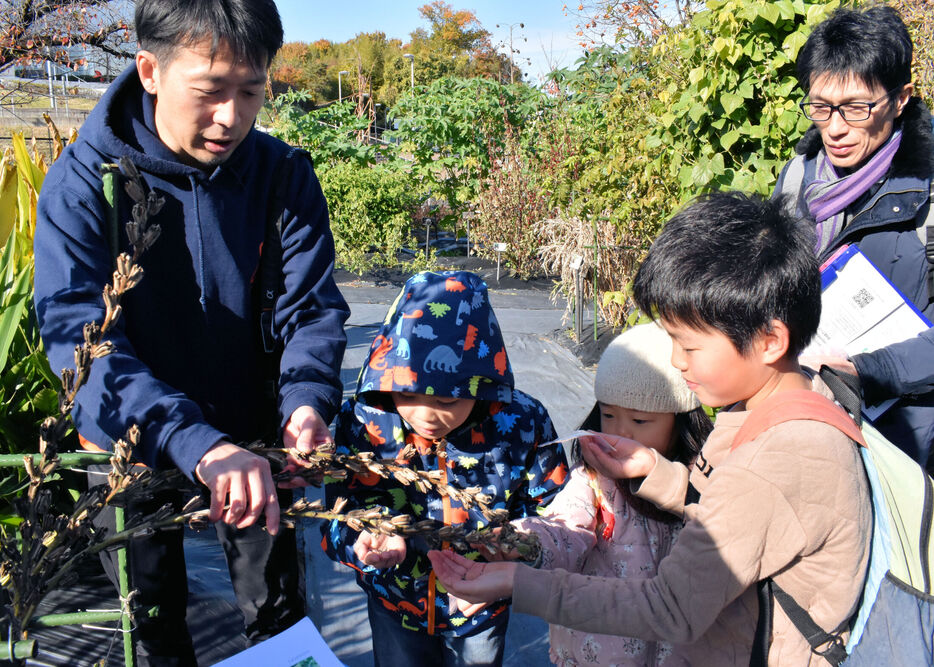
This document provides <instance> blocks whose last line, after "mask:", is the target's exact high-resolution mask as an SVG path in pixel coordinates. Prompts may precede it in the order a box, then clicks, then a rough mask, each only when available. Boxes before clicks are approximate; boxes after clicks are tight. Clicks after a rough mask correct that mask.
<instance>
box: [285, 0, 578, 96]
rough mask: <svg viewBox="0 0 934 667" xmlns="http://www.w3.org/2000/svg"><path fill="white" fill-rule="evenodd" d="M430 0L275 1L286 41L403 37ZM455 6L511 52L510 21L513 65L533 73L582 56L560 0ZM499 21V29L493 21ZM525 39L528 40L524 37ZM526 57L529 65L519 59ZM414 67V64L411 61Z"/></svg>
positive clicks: (472, 1) (419, 22) (470, 0)
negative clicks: (372, 35) (514, 50)
mask: <svg viewBox="0 0 934 667" xmlns="http://www.w3.org/2000/svg"><path fill="white" fill-rule="evenodd" d="M428 1H429V0H418V1H413V0H380V1H377V0H344V1H343V2H341V1H339V0H338V1H335V0H276V6H277V7H278V8H279V13H280V15H281V16H282V24H283V26H284V28H285V40H286V41H287V42H292V41H302V42H313V41H315V40H317V39H327V40H330V41H332V42H343V41H346V40H348V39H350V38H351V37H353V36H355V35H357V34H358V33H361V32H375V31H377V30H379V31H382V32H384V33H386V36H387V37H396V38H399V39H401V40H403V41H407V40H408V37H409V33H411V32H412V31H413V30H415V29H416V28H419V27H427V23H426V22H425V21H424V20H423V19H422V17H421V15H420V14H419V13H418V8H419V7H421V6H422V5H424V4H427V3H428ZM448 4H450V5H451V6H452V7H454V9H457V10H460V9H467V10H470V11H472V12H474V14H476V16H477V19H478V20H479V21H480V23H481V24H482V25H483V27H484V28H485V29H487V30H489V31H490V32H491V33H492V35H493V37H492V41H493V43H494V44H498V43H501V44H503V46H500V51H501V52H502V53H508V51H509V46H508V44H509V27H508V26H509V25H510V24H512V23H519V22H522V23H524V24H525V27H524V28H520V27H519V26H514V27H513V30H512V39H513V46H514V48H517V49H519V51H520V53H519V55H517V56H516V58H517V64H519V65H520V66H521V67H522V68H523V70H524V71H526V72H528V73H529V74H530V75H531V76H532V77H533V78H538V77H539V76H540V75H542V74H545V73H546V72H548V71H549V69H550V67H549V63H550V64H551V65H552V66H553V67H570V66H572V65H573V64H574V62H575V61H576V60H577V59H578V58H579V57H580V55H581V49H580V46H578V44H577V39H576V38H575V36H574V32H575V27H574V26H575V20H574V18H573V17H568V16H565V15H564V12H563V11H562V9H561V8H562V6H563V5H564V2H563V1H562V0H507V1H504V0H463V2H458V1H457V0H448ZM497 23H498V24H500V26H502V27H500V28H497V27H496V24H497ZM523 38H525V39H526V40H527V41H524V42H523V41H522V40H523ZM522 57H529V58H530V59H531V60H532V64H531V65H529V64H528V63H522V62H519V59H520V58H522ZM415 66H416V67H418V64H417V63H416V65H415Z"/></svg>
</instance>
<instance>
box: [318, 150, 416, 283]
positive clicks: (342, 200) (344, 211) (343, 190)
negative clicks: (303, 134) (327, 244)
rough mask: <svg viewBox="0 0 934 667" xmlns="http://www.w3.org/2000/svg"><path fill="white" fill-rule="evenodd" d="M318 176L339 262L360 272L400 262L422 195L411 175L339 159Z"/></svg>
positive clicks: (380, 165)
mask: <svg viewBox="0 0 934 667" xmlns="http://www.w3.org/2000/svg"><path fill="white" fill-rule="evenodd" d="M318 178H319V179H320V181H321V187H322V189H323V190H324V196H325V198H326V199H327V201H328V211H329V213H330V216H331V231H332V232H333V233H334V246H335V250H336V252H337V264H338V265H339V266H341V267H343V268H345V269H348V270H350V271H355V272H362V271H365V270H367V269H369V268H371V267H373V266H392V265H394V264H396V262H397V257H396V255H397V253H398V252H399V250H400V249H401V248H402V247H403V245H404V244H405V242H406V241H407V240H408V235H409V229H410V223H411V219H412V211H413V209H414V208H415V207H416V206H418V203H419V201H420V199H419V197H418V193H417V192H416V191H415V190H414V189H413V188H412V184H411V180H410V178H409V176H408V175H407V174H406V173H404V172H403V171H401V170H399V169H398V168H396V167H394V166H392V165H382V164H377V165H370V166H367V165H358V164H354V163H352V162H334V163H332V164H330V165H327V166H323V167H322V168H321V169H319V171H318Z"/></svg>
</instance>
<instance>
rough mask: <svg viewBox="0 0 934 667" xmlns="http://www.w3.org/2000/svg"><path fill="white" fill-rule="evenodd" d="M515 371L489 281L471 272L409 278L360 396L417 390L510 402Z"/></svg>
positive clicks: (373, 350)
mask: <svg viewBox="0 0 934 667" xmlns="http://www.w3.org/2000/svg"><path fill="white" fill-rule="evenodd" d="M514 384H515V383H514V380H513V375H512V367H511V365H510V363H509V358H508V357H507V355H506V346H505V344H504V342H503V336H502V332H501V330H500V327H499V322H498V321H497V320H496V315H495V314H494V312H493V308H492V306H491V305H490V299H489V294H488V293H487V286H486V283H485V282H483V280H482V279H481V278H480V277H479V276H477V275H475V274H473V273H469V272H467V271H443V272H429V271H426V272H423V273H418V274H416V275H414V276H412V277H411V278H409V279H408V280H407V281H406V283H405V285H404V286H403V288H402V291H401V292H400V293H399V295H398V296H397V297H396V300H395V301H394V302H393V304H392V305H391V306H390V307H389V312H388V314H387V315H386V319H385V320H384V322H383V325H382V327H380V329H379V331H378V332H377V334H376V337H375V338H374V339H373V344H372V345H371V346H370V354H369V357H368V359H367V362H366V364H365V365H364V366H363V368H362V369H361V371H360V377H359V380H358V381H357V391H356V395H357V397H358V398H359V397H360V396H361V394H364V393H366V392H371V391H410V392H413V393H417V394H433V395H437V396H449V397H452V398H474V399H479V400H489V401H500V402H503V403H508V402H509V401H510V400H511V397H512V389H513V386H514Z"/></svg>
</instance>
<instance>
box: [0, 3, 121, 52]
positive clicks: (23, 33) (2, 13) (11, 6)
mask: <svg viewBox="0 0 934 667" xmlns="http://www.w3.org/2000/svg"><path fill="white" fill-rule="evenodd" d="M131 8H132V4H131V3H127V2H114V1H112V0H82V1H75V0H71V1H68V0H61V1H56V0H0V67H3V66H4V65H7V64H9V63H12V62H21V63H26V62H39V61H43V60H52V61H54V62H58V63H60V64H62V65H64V66H70V67H75V66H78V65H81V64H83V63H81V62H75V61H74V60H73V56H72V54H71V52H70V51H69V47H72V46H78V45H86V46H90V47H94V48H97V49H100V50H101V51H103V52H104V53H108V54H110V55H114V56H120V57H125V56H127V55H128V53H127V48H126V45H127V44H128V43H130V42H131V41H132V37H133V31H132V28H131V22H130V20H129V18H128V16H127V15H126V14H127V13H128V12H129V11H130V9H131Z"/></svg>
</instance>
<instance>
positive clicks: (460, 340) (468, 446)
mask: <svg viewBox="0 0 934 667" xmlns="http://www.w3.org/2000/svg"><path fill="white" fill-rule="evenodd" d="M392 391H397V392H403V391H404V392H412V393H416V394H433V395H436V396H448V397H453V398H473V399H476V404H475V406H474V409H473V412H472V413H471V415H470V416H469V417H468V418H467V420H466V421H465V422H464V423H463V424H462V425H460V426H459V427H457V428H455V429H454V430H453V431H451V432H450V433H449V434H448V435H447V436H446V438H444V447H443V451H439V449H438V444H439V443H437V442H432V441H429V440H426V439H425V438H423V437H421V436H419V435H418V434H417V433H415V432H414V431H413V430H412V428H411V427H410V426H409V424H407V423H406V422H405V421H404V420H403V419H402V417H400V416H399V413H398V412H396V410H395V404H394V402H393V400H392V397H391V394H390V393H388V392H392ZM335 427H336V432H335V441H336V444H337V448H338V451H339V452H342V453H356V452H361V451H368V452H375V453H376V457H377V458H378V459H396V460H397V461H399V462H404V463H406V464H408V465H410V466H412V467H413V468H415V469H418V470H441V471H443V473H444V476H445V479H446V481H447V483H448V484H450V485H451V486H454V487H456V488H459V489H465V488H468V487H480V488H481V491H482V492H483V493H486V494H489V495H490V496H492V498H493V506H494V507H496V508H508V509H509V511H510V518H519V517H524V516H529V515H534V514H535V513H536V512H537V510H538V508H539V507H540V506H542V505H543V504H544V503H546V502H547V501H548V500H550V499H551V498H552V497H553V496H554V495H555V493H557V491H558V489H559V488H560V487H561V485H562V484H563V483H564V481H565V478H566V477H567V464H566V461H565V458H564V450H563V448H562V447H561V446H560V445H553V444H552V445H547V446H540V445H543V444H544V443H546V442H547V441H549V440H552V439H554V437H555V433H554V428H553V426H552V424H551V419H550V418H549V416H548V412H547V411H546V410H545V408H544V406H542V404H541V403H539V402H538V401H537V400H535V399H534V398H532V397H531V396H529V395H527V394H525V393H523V392H521V391H519V390H518V389H516V388H515V387H514V382H513V376H512V369H511V367H510V365H509V358H508V356H507V354H506V347H505V344H504V342H503V336H502V332H501V331H500V328H499V323H498V322H497V319H496V315H495V314H494V312H493V309H492V307H491V306H490V302H489V296H488V294H487V288H486V284H485V283H484V282H483V280H481V279H480V278H479V277H478V276H476V275H474V274H472V273H468V272H466V271H449V272H441V273H432V272H425V273H419V274H417V275H415V276H413V277H412V278H410V279H409V280H408V281H407V282H406V284H405V286H404V287H403V289H402V291H401V292H400V294H399V296H398V297H397V298H396V301H395V303H394V304H393V305H392V306H391V307H390V309H389V313H388V314H387V316H386V320H385V321H384V323H383V325H382V327H381V328H380V330H379V331H378V332H377V334H376V337H375V338H374V340H373V343H372V345H371V347H370V354H369V357H368V359H367V361H366V362H365V364H364V366H363V368H362V370H361V371H360V377H359V379H358V382H357V390H356V392H355V394H354V397H353V398H352V399H350V400H349V401H346V402H345V403H344V405H343V406H342V407H341V411H340V413H339V414H338V416H337V420H336V421H335ZM407 444H411V445H413V446H414V447H415V448H416V451H417V454H416V455H415V456H414V457H413V458H412V459H404V458H401V454H400V452H401V451H402V449H403V448H404V447H405V446H406V445H407ZM325 490H326V495H327V498H328V502H329V503H333V502H334V501H335V500H336V499H337V498H339V497H341V498H345V499H347V500H348V504H349V506H350V507H372V506H374V505H380V506H383V507H387V508H389V510H390V511H391V512H392V513H393V514H409V515H411V516H413V517H414V518H415V519H416V520H421V519H434V520H436V521H438V522H443V523H444V524H446V525H452V524H455V525H464V527H465V528H466V529H467V530H473V529H475V528H478V527H480V526H484V525H486V524H487V523H488V521H487V520H486V518H484V516H483V513H482V512H481V511H480V509H478V508H476V507H473V508H471V509H465V508H464V507H463V506H462V505H461V504H460V503H459V502H457V501H456V500H451V499H449V498H442V496H441V495H440V494H438V493H437V492H436V491H431V492H429V493H422V492H420V491H418V490H417V489H416V488H415V487H414V486H411V485H410V486H402V485H400V484H399V483H398V482H394V481H393V480H391V479H389V480H384V479H382V478H380V477H377V476H376V475H372V474H355V475H352V476H351V477H350V479H348V480H346V481H344V482H336V481H334V480H331V481H330V482H329V483H328V484H327V486H326V487H325ZM358 536H359V533H357V532H355V531H353V530H351V529H350V528H349V527H347V525H346V524H343V523H339V522H336V521H335V522H332V523H331V525H330V526H329V527H327V528H326V529H325V535H324V542H323V546H324V548H325V550H326V551H327V553H328V555H329V556H330V557H331V558H333V559H334V560H337V561H340V562H343V563H344V564H346V565H349V566H350V567H352V568H353V569H354V570H356V571H357V580H358V583H359V584H360V586H361V587H362V588H363V589H364V590H365V591H366V592H367V593H368V594H369V595H370V596H372V597H375V599H376V600H378V602H377V604H381V605H383V606H384V607H385V608H386V609H388V610H390V611H391V612H393V613H394V614H395V615H396V617H397V618H398V620H399V629H400V631H401V630H402V628H408V629H409V630H417V631H420V632H426V633H429V634H435V633H446V634H454V635H467V634H473V633H476V632H480V631H481V630H483V629H484V628H486V627H488V626H489V625H490V624H491V623H492V622H494V621H493V619H494V618H495V617H496V616H498V615H499V614H502V613H503V612H504V611H506V608H507V602H504V601H499V602H495V603H493V604H491V605H489V606H487V607H486V608H484V609H483V610H482V611H480V612H478V613H476V614H474V615H473V616H471V617H469V618H467V617H465V616H464V615H463V614H461V613H460V612H458V611H457V610H456V609H449V608H448V600H447V596H446V595H444V594H443V593H444V589H443V587H442V586H441V585H440V584H439V583H437V582H436V581H435V577H434V574H433V573H432V570H431V563H430V561H429V560H428V558H427V556H426V554H427V551H428V546H427V544H426V543H425V541H424V540H423V539H420V538H409V539H407V540H406V558H405V561H404V562H402V563H401V564H399V565H398V566H396V567H394V568H386V569H381V570H380V569H376V568H373V567H371V566H368V565H366V564H364V563H363V562H361V561H360V560H359V559H357V557H356V555H355V554H354V552H353V546H354V543H355V542H356V540H357V537H358ZM473 557H479V554H478V553H476V552H474V554H473Z"/></svg>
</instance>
